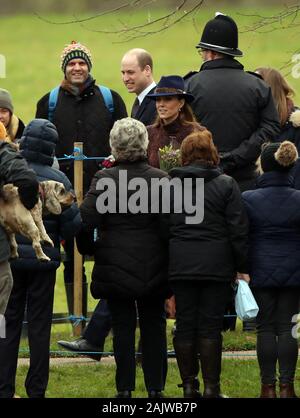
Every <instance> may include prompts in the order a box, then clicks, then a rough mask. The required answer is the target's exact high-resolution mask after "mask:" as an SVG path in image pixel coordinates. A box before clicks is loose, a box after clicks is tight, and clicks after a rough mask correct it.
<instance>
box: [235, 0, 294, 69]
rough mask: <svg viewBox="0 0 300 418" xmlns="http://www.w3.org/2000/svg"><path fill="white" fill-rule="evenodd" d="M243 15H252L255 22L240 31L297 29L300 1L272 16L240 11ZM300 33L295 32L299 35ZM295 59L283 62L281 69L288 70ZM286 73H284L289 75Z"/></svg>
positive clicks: (259, 31)
mask: <svg viewBox="0 0 300 418" xmlns="http://www.w3.org/2000/svg"><path fill="white" fill-rule="evenodd" d="M239 14H240V15H241V16H246V17H249V18H250V17H251V18H253V19H254V21H253V23H252V24H250V25H248V26H246V27H244V28H242V29H241V30H240V33H248V32H256V33H260V34H265V33H270V32H275V31H277V30H281V31H282V30H289V29H293V28H295V29H297V28H299V27H300V1H298V2H297V3H295V4H292V5H286V6H285V7H284V8H283V9H282V10H281V11H279V12H278V13H275V14H273V15H271V16H266V15H261V14H259V13H256V14H246V13H239ZM298 35H299V33H297V34H294V36H298ZM299 52H300V48H298V49H297V50H295V51H292V54H293V55H295V54H297V53H298V54H299ZM293 65H294V64H293V59H292V60H288V61H286V62H284V63H283V65H282V66H281V67H280V70H287V69H288V68H289V67H291V66H293ZM287 74H288V73H285V74H284V75H287Z"/></svg>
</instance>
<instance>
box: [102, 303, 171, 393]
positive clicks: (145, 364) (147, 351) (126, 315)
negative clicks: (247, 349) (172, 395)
mask: <svg viewBox="0 0 300 418" xmlns="http://www.w3.org/2000/svg"><path fill="white" fill-rule="evenodd" d="M164 305H165V300H164V299H161V298H157V297H149V298H144V299H138V300H136V301H134V300H120V299H118V300H117V299H109V300H108V306H109V308H110V311H111V314H112V326H113V334H114V338H113V344H114V355H115V360H116V365H117V370H116V386H117V390H118V391H124V390H134V389H135V371H136V370H135V368H136V361H135V329H136V324H137V317H136V314H137V311H138V316H139V325H140V333H141V342H142V347H143V356H142V368H143V372H144V380H145V386H146V389H147V390H148V391H150V390H158V391H160V390H163V389H164V385H165V380H166V375H167V364H168V363H167V339H166V315H165V307H164Z"/></svg>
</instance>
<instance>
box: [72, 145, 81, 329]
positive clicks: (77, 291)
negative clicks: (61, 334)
mask: <svg viewBox="0 0 300 418" xmlns="http://www.w3.org/2000/svg"><path fill="white" fill-rule="evenodd" d="M82 147H83V143H82V142H74V148H78V152H76V151H75V152H74V155H75V156H76V155H78V154H82ZM74 189H75V193H76V198H77V204H78V206H80V205H81V203H82V200H83V160H74ZM82 264H83V260H82V255H81V254H79V252H78V250H77V245H76V240H75V239H74V315H75V316H82ZM81 331H82V322H80V323H79V324H78V325H76V326H74V327H73V334H74V335H75V336H77V337H78V336H80V335H81Z"/></svg>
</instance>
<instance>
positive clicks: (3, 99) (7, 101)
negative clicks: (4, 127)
mask: <svg viewBox="0 0 300 418" xmlns="http://www.w3.org/2000/svg"><path fill="white" fill-rule="evenodd" d="M0 107H2V108H4V109H8V110H9V111H10V113H14V107H13V104H12V99H11V95H10V93H9V91H7V90H5V89H0Z"/></svg>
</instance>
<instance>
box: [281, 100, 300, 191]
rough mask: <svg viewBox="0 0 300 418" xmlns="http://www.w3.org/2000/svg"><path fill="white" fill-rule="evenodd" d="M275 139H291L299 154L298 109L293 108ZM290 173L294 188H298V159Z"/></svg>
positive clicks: (299, 176)
mask: <svg viewBox="0 0 300 418" xmlns="http://www.w3.org/2000/svg"><path fill="white" fill-rule="evenodd" d="M275 141H278V142H282V141H291V142H293V143H294V144H295V145H296V147H297V150H298V153H299V154H300V110H299V109H297V108H295V107H294V108H293V109H292V112H291V114H290V116H289V118H288V120H287V121H286V123H285V124H284V125H283V126H282V127H281V131H280V133H279V134H278V136H277V137H276V138H275ZM291 175H293V177H294V187H295V189H298V190H299V189H300V161H299V160H298V162H297V163H296V164H295V167H294V168H293V170H292V171H291Z"/></svg>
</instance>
